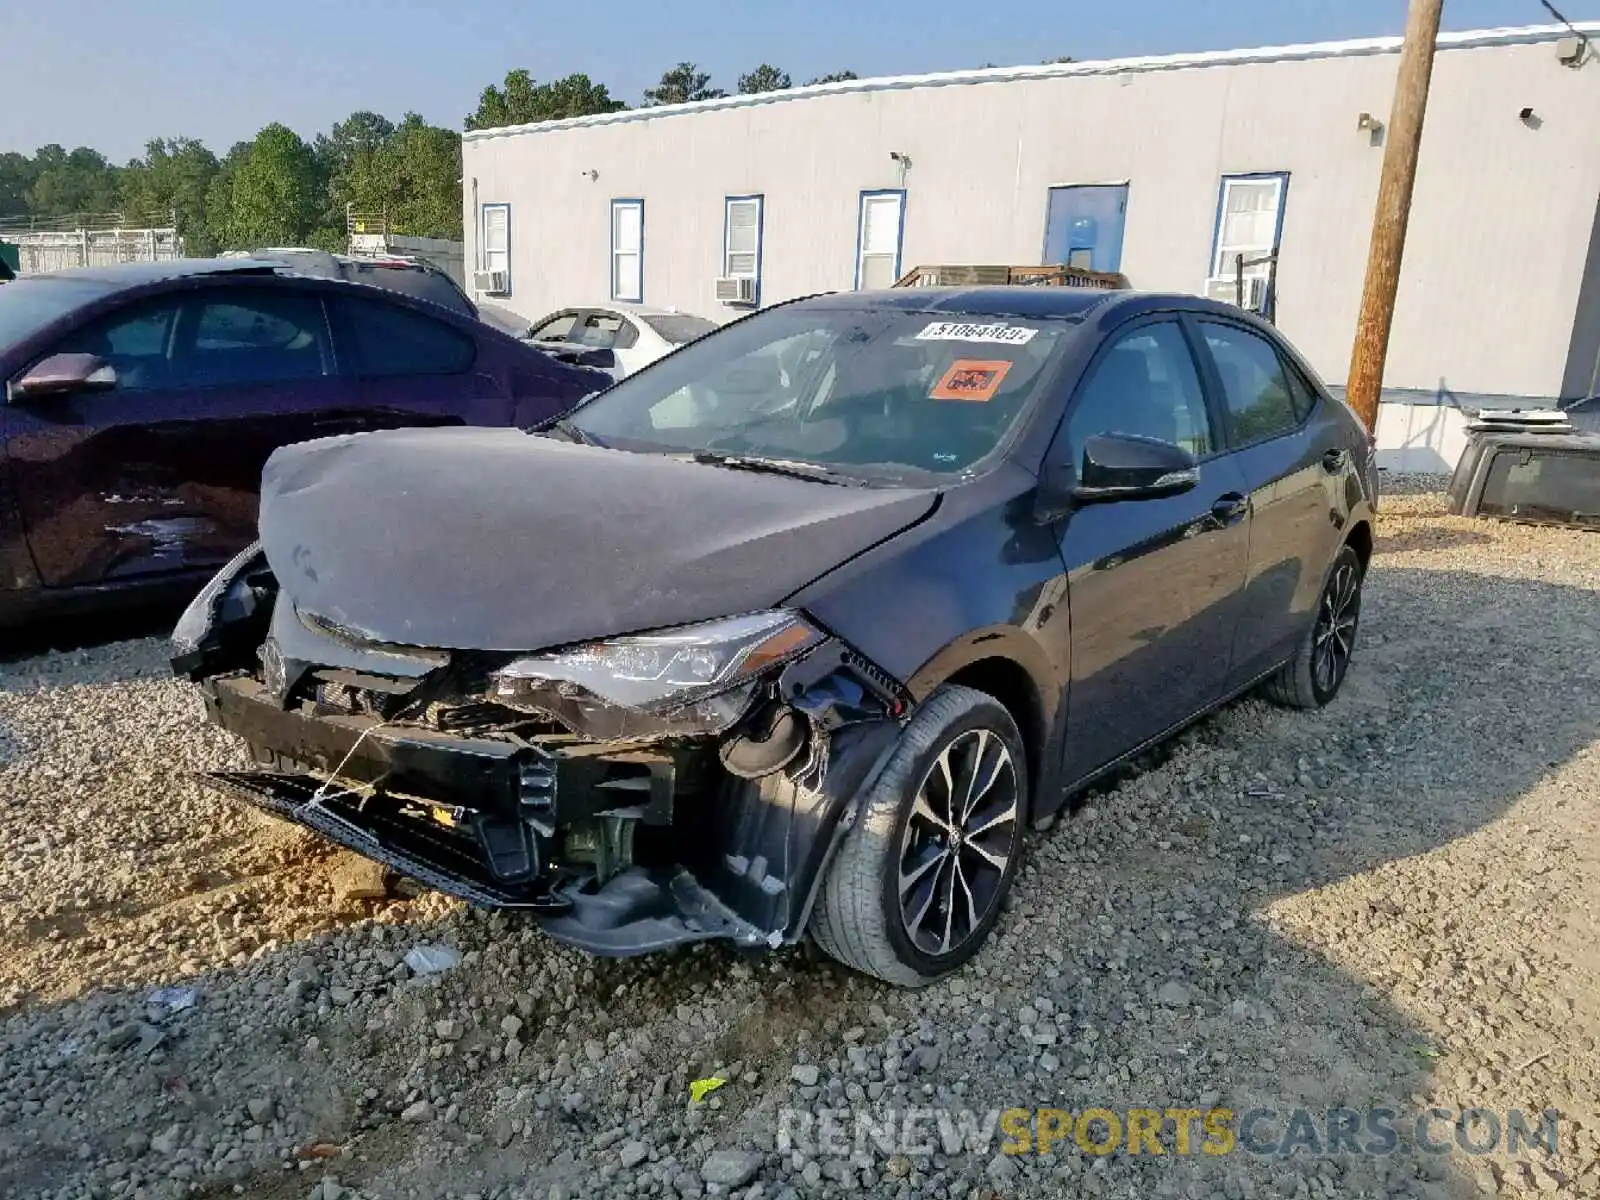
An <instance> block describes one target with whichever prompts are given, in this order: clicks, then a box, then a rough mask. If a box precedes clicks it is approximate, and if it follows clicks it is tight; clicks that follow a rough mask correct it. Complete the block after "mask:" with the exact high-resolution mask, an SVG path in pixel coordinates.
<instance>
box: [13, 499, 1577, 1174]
mask: <svg viewBox="0 0 1600 1200" xmlns="http://www.w3.org/2000/svg"><path fill="white" fill-rule="evenodd" d="M1386 482H1387V484H1388V491H1389V493H1390V495H1391V496H1392V499H1390V500H1389V501H1388V502H1387V503H1386V507H1385V513H1384V515H1383V517H1382V521H1381V529H1380V541H1379V545H1378V553H1377V558H1376V560H1375V564H1374V569H1373V571H1372V573H1371V576H1370V579H1369V585H1368V593H1367V603H1366V608H1365V613H1364V617H1365V620H1364V624H1363V631H1362V637H1363V642H1362V647H1361V651H1360V653H1359V654H1358V657H1357V661H1356V663H1355V666H1354V668H1353V670H1352V674H1351V677H1350V679H1349V681H1348V683H1347V685H1346V688H1345V690H1344V692H1343V694H1342V695H1341V697H1340V698H1339V700H1338V701H1337V702H1335V703H1334V704H1333V705H1332V706H1330V707H1329V708H1328V709H1327V710H1326V711H1324V712H1321V713H1317V714H1302V713H1288V712H1283V711H1279V710H1276V709H1273V708H1270V707H1268V706H1266V705H1264V704H1262V703H1260V702H1259V701H1255V700H1249V701H1245V702H1241V703H1239V704H1236V705H1233V706H1231V707H1230V708H1228V709H1227V710H1226V711H1224V712H1222V713H1221V714H1219V715H1218V716H1216V717H1215V718H1213V719H1211V720H1209V721H1207V722H1205V723H1203V724H1202V725H1200V726H1199V727H1197V728H1196V729H1194V730H1192V731H1191V732H1189V733H1188V734H1186V735H1185V736H1184V737H1183V738H1182V739H1181V741H1180V742H1179V744H1178V745H1176V746H1175V747H1173V748H1172V749H1171V750H1170V752H1168V753H1166V754H1164V755H1162V756H1160V758H1159V760H1158V761H1152V762H1149V763H1146V764H1142V769H1140V770H1139V771H1137V772H1130V773H1128V774H1127V775H1126V776H1125V777H1124V778H1122V779H1120V780H1119V781H1117V782H1116V783H1115V784H1114V785H1112V786H1108V787H1105V788H1102V789H1100V790H1099V791H1098V792H1097V793H1096V794H1094V795H1093V796H1091V797H1090V799H1089V802H1088V803H1087V804H1086V805H1085V806H1084V807H1083V808H1082V809H1081V810H1080V811H1079V812H1078V813H1077V815H1076V816H1075V817H1074V818H1072V819H1071V820H1068V821H1064V822H1062V823H1061V824H1060V825H1058V827H1057V828H1056V829H1055V830H1054V831H1052V832H1051V833H1050V834H1048V835H1044V836H1042V837H1041V838H1040V839H1039V840H1038V841H1037V842H1036V843H1035V849H1034V853H1033V856H1032V859H1031V861H1030V864H1029V865H1028V867H1027V869H1026V871H1025V874H1024V875H1023V877H1022V879H1021V881H1020V885H1019V888H1018V892H1017V895H1016V897H1015V901H1014V904H1013V911H1012V912H1011V913H1010V914H1009V916H1008V918H1007V919H1006V920H1005V921H1004V922H1003V923H1002V926H1001V933H1000V935H999V936H997V937H996V938H995V939H994V942H993V944H992V945H991V946H990V947H989V948H988V949H987V950H986V951H985V952H984V954H983V955H982V956H981V957H980V959H979V961H978V962H977V963H976V964H975V966H973V967H972V968H971V969H969V970H967V971H966V972H964V973H962V974H961V975H959V976H957V977H955V978H953V979H950V980H948V981H946V982H944V983H941V984H939V985H936V986H934V987H932V988H929V989H927V990H925V991H922V992H917V993H907V992H901V991H896V990H893V989H890V988H887V987H884V986H880V985H878V984H876V983H873V982H871V981H868V980H865V979H862V978H858V977H855V976H851V975H849V974H847V973H845V972H843V971H841V970H838V969H836V968H834V967H832V966H831V965H828V964H826V963H825V962H821V961H817V960H815V959H814V958H813V957H811V956H809V955H807V954H805V953H803V952H800V951H793V952H785V953H780V954H776V955H772V956H767V957H755V958H743V957H740V956H737V955H735V954H733V953H730V952H727V951H724V950H721V949H717V948H702V949H699V950H694V951H687V952H683V953H679V954H676V955H671V956H663V957H657V958H654V959H647V960H642V961H639V960H635V961H630V962H609V961H599V960H593V959H589V958H586V957H584V956H583V955H580V954H577V953H575V952H569V951H566V950H563V949H561V948H559V947H556V946H554V945H552V944H551V943H550V942H548V941H547V940H545V939H544V938H543V937H542V936H541V935H539V934H538V933H537V932H536V931H535V930H533V929H531V928H529V927H527V926H525V925H522V924H520V923H518V922H516V921H508V920H506V919H504V918H500V917H485V916H484V915H482V914H474V913H471V912H468V911H466V910H464V909H463V908H462V907H460V906H458V905H456V904H455V903H453V902H449V901H446V900H445V899H443V898H441V897H438V896H435V895H430V894H422V895H410V896H406V895H401V896H392V895H391V896H390V897H388V898H381V899H372V898H364V897H367V896H368V895H369V893H368V892H367V891H366V890H364V889H365V888H366V887H367V885H369V884H370V879H369V878H368V877H367V876H368V873H367V872H365V871H363V870H362V865H361V864H360V862H359V860H354V859H352V858H350V857H349V856H346V855H342V854H338V853H334V852H332V851H330V850H328V849H326V848H324V847H322V846H320V845H319V844H317V843H316V842H314V841H313V840H312V839H310V838H308V837H306V836H303V835H301V834H299V833H297V832H295V831H294V830H292V829H290V828H289V827H287V826H284V825H281V824H276V823H273V822H270V821H268V820H266V819H265V818H260V817H257V816H255V815H253V814H247V813H245V812H243V811H241V810H239V809H237V808H235V807H233V806H231V805H229V804H227V803H225V802H222V801H219V800H217V799H214V798H212V797H211V796H210V795H208V794H206V793H205V792H203V791H201V790H200V789H199V788H198V787H197V786H196V784H195V783H194V782H193V780H192V773H193V771H194V770H195V769H197V768H201V767H206V766H216V765H222V764H227V763H231V762H233V761H235V760H236V758H237V755H238V751H237V749H236V747H235V746H234V745H233V744H232V743H231V742H230V741H229V739H227V738H226V737H225V736H223V735H220V734H218V733H215V732H213V731H211V730H209V729H208V728H207V727H206V726H205V725H204V724H203V723H202V721H201V715H200V705H199V703H198V702H197V700H196V699H195V697H194V696H193V695H192V694H191V693H190V691H189V690H188V689H187V688H185V687H184V686H183V685H181V684H179V683H177V682H175V681H173V680H171V679H168V678H165V677H164V648H163V646H162V644H161V643H160V642H159V641H156V640H141V641H129V642H122V643H118V644H113V645H109V646H104V647H101V648H96V649H90V650H84V651H78V652H73V653H68V654H51V655H46V656H40V657H35V658H31V659H27V660H23V661H18V662H13V663H10V664H7V665H4V666H0V795H4V797H5V799H6V803H5V804H4V805H3V806H0V843H3V844H4V846H5V847H6V848H7V852H6V854H5V855H4V857H3V858H0V945H3V946H4V948H5V950H4V954H3V955H0V1195H6V1196H11V1195H16V1196H35V1195H38V1196H59V1197H85V1196H119V1197H124V1196H125V1197H150V1198H155V1197H179V1196H221V1195H235V1194H243V1195H252V1196H267V1197H297V1198H302V1200H303V1198H308V1197H309V1198H321V1200H335V1198H353V1197H358V1196H371V1197H377V1196H417V1197H439V1196H456V1197H465V1196H469V1195H470V1196H478V1197H483V1198H485V1200H487V1198H488V1197H491V1196H493V1197H527V1198H530V1200H546V1198H547V1197H557V1198H559V1197H579V1196H582V1197H595V1196H656V1197H671V1196H674V1195H679V1196H699V1195H716V1194H720V1195H737V1196H742V1197H747V1198H752V1200H753V1198H758V1197H766V1198H769V1200H771V1198H774V1197H794V1196H804V1197H811V1196H822V1195H844V1194H866V1195H883V1196H894V1197H900V1198H902V1200H909V1198H911V1197H937V1196H959V1197H981V1198H984V1200H993V1198H996V1197H1013V1196H1016V1197H1023V1196H1028V1197H1032V1196H1038V1197H1046V1196H1060V1195H1075V1194H1087V1195H1103V1196H1119V1197H1120V1196H1126V1197H1139V1198H1141V1200H1142V1198H1146V1197H1152V1196H1156V1197H1162V1196H1196V1197H1207V1198H1209V1197H1217V1196H1220V1197H1225V1198H1228V1200H1237V1198H1240V1197H1267V1196H1385V1195H1386V1196H1428V1197H1436V1198H1437V1197H1467V1196H1477V1195H1481V1194H1485V1193H1488V1194H1495V1193H1499V1194H1502V1195H1512V1194H1518V1195H1520V1194H1523V1193H1527V1194H1541V1193H1552V1192H1553V1193H1557V1194H1566V1195H1574V1196H1576V1195H1591V1196H1592V1195H1600V1161H1597V1160H1600V1114H1597V1112H1596V1109H1597V1105H1600V1102H1597V1100H1596V1096H1595V1081H1596V1079H1600V955H1597V947H1600V819H1597V815H1596V805H1595V799H1596V796H1597V794H1600V741H1597V736H1600V731H1597V729H1596V726H1597V724H1600V710H1597V709H1596V706H1595V697H1596V695H1597V694H1600V603H1597V596H1596V593H1597V592H1600V540H1597V539H1596V537H1595V536H1594V535H1592V534H1580V533H1575V532H1565V531H1557V530H1536V529H1529V528H1522V527H1515V526H1498V525H1493V524H1487V523H1480V522H1467V521H1462V520H1457V519H1453V518H1449V517H1445V516H1443V515H1442V502H1441V499H1440V497H1439V496H1438V495H1437V494H1436V493H1435V492H1430V491H1428V490H1427V489H1428V488H1430V487H1437V481H1431V480H1427V479H1422V480H1407V479H1404V478H1401V477H1392V478H1389V479H1388V480H1386ZM425 945H427V946H444V947H449V948H452V949H453V950H454V951H456V952H457V953H458V954H459V956H460V957H459V962H458V963H457V964H456V965H454V966H453V967H451V968H450V969H447V970H445V971H443V972H441V973H436V974H426V975H422V976H416V975H414V974H413V972H412V970H411V969H410V968H409V967H408V966H407V964H406V954H407V951H409V950H412V949H413V948H416V947H418V946H425ZM171 987H179V988H189V989H193V997H194V1003H193V1005H192V1006H190V1007H183V1004H184V1002H185V1001H186V1000H187V999H188V998H189V997H188V996H186V995H184V994H182V993H179V994H178V995H177V996H176V997H174V996H173V995H171V994H168V995H166V996H160V997H158V998H157V999H155V1000H152V997H156V996H157V993H156V989H158V988H171ZM713 1077H714V1078H720V1079H722V1080H725V1083H723V1085H722V1086H721V1087H720V1088H718V1089H717V1090H715V1091H712V1092H711V1093H709V1095H707V1096H705V1097H704V1098H703V1099H701V1100H700V1101H698V1102H696V1101H692V1100H691V1099H690V1096H689V1084H690V1083H691V1081H694V1080H700V1079H706V1078H713ZM1144 1105H1148V1106H1151V1107H1155V1108H1158V1109H1164V1108H1173V1107H1180V1108H1196V1109H1207V1108H1210V1107H1212V1106H1222V1107H1226V1108H1229V1109H1232V1110H1234V1111H1235V1112H1239V1113H1242V1112H1244V1111H1246V1110H1249V1109H1251V1108H1254V1107H1268V1108H1272V1109H1274V1110H1276V1111H1277V1112H1278V1113H1279V1114H1287V1113H1288V1112H1289V1111H1290V1110H1292V1109H1295V1108H1297V1107H1303V1108H1306V1109H1308V1110H1318V1111H1320V1110H1324V1109H1327V1108H1330V1107H1338V1106H1348V1107H1350V1108H1354V1109H1358V1110H1364V1109H1367V1108H1368V1107H1370V1106H1373V1105H1380V1106H1386V1107H1389V1108H1391V1109H1394V1110H1396V1111H1397V1112H1399V1113H1402V1114H1411V1113H1415V1112H1417V1111H1419V1110H1425V1109H1427V1108H1428V1107H1429V1106H1433V1105H1437V1106H1438V1107H1441V1108H1445V1109H1448V1110H1451V1111H1452V1112H1454V1111H1458V1110H1461V1109H1465V1108H1468V1107H1475V1106H1476V1107H1484V1108H1490V1109H1496V1110H1502V1111H1503V1110H1506V1109H1510V1108H1520V1109H1522V1110H1524V1111H1527V1112H1529V1113H1532V1114H1537V1113H1538V1112H1540V1111H1541V1110H1543V1109H1546V1108H1554V1109H1557V1110H1559V1112H1560V1121H1559V1131H1560V1132H1559V1145H1558V1148H1557V1150H1558V1152H1557V1153H1556V1154H1555V1155H1554V1156H1550V1155H1546V1154H1543V1153H1542V1152H1541V1153H1531V1154H1530V1153H1527V1152H1524V1153H1523V1154H1522V1155H1521V1156H1520V1157H1518V1158H1511V1157H1507V1156H1504V1155H1501V1154H1491V1155H1487V1156H1482V1157H1474V1156H1469V1155H1465V1154H1459V1153H1457V1154H1452V1155H1448V1156H1430V1155H1418V1154H1414V1153H1406V1152H1405V1149H1406V1145H1405V1143H1404V1142H1402V1146H1401V1150H1400V1151H1399V1152H1397V1153H1395V1154H1392V1155H1387V1156H1372V1155H1351V1154H1331V1153H1327V1154H1320V1155H1319V1154H1313V1153H1308V1152H1306V1151H1304V1150H1302V1151H1301V1152H1297V1153H1295V1154H1293V1155H1290V1156H1286V1157H1285V1156H1278V1157H1273V1156H1260V1155H1255V1154H1247V1153H1243V1152H1240V1151H1235V1152H1234V1153H1232V1154H1228V1155H1223V1156H1211V1155H1207V1154H1203V1153H1190V1154H1187V1155H1183V1154H1174V1153H1172V1152H1171V1151H1172V1149H1173V1148H1174V1143H1173V1138H1172V1135H1171V1134H1169V1135H1168V1136H1167V1137H1166V1146H1167V1150H1168V1153H1166V1154H1163V1155H1161V1156H1159V1157H1158V1156H1155V1155H1152V1154H1151V1153H1149V1152H1148V1147H1146V1152H1145V1153H1142V1154H1128V1153H1124V1152H1122V1151H1121V1150H1119V1151H1118V1152H1117V1153H1114V1154H1109V1155H1104V1156H1096V1155H1092V1154H1087V1153H1083V1152H1081V1151H1080V1150H1078V1149H1077V1147H1076V1146H1074V1145H1073V1143H1072V1141H1071V1140H1070V1139H1068V1140H1067V1141H1065V1142H1063V1143H1061V1144H1060V1145H1058V1146H1057V1147H1055V1149H1054V1152H1053V1153H1051V1154H1049V1155H1046V1156H1041V1155H1038V1154H1024V1155H1018V1156H1009V1155H1006V1154H1003V1153H1000V1152H999V1149H1000V1146H1001V1144H1002V1141H1003V1138H1004V1135H1003V1134H994V1133H993V1131H992V1129H991V1130H989V1131H988V1132H989V1133H990V1134H991V1135H992V1136H988V1137H986V1136H985V1132H986V1131H985V1128H984V1120H985V1114H987V1113H990V1112H991V1111H992V1110H1001V1109H1010V1108H1022V1109H1039V1108H1059V1109H1063V1110H1068V1111H1070V1112H1075V1113H1076V1112H1082V1111H1083V1110H1084V1109H1086V1108H1091V1107H1099V1108H1105V1109H1109V1110H1112V1111H1115V1112H1125V1110H1126V1109H1128V1108H1130V1107H1138V1106H1144ZM835 1112H846V1113H851V1114H855V1115H860V1114H865V1115H866V1116H867V1117H868V1118H869V1119H870V1121H872V1122H873V1123H874V1124H873V1126H872V1128H874V1129H878V1130H879V1131H880V1134H881V1140H880V1141H874V1140H873V1139H872V1138H871V1137H867V1138H866V1139H865V1140H864V1141H863V1142H862V1143H861V1144H859V1145H857V1144H856V1143H855V1142H852V1140H851V1139H852V1138H854V1136H855V1127H854V1126H853V1125H852V1124H851V1123H850V1121H849V1120H845V1121H843V1122H842V1123H839V1124H838V1125H837V1127H836V1128H835V1126H834V1125H831V1124H830V1123H829V1121H828V1119H827V1118H826V1114H830V1113H835ZM936 1112H942V1113H943V1114H945V1115H944V1117H943V1118H940V1117H938V1116H937V1115H930V1114H933V1113H936ZM918 1113H921V1114H922V1117H921V1118H918V1119H920V1120H922V1122H923V1123H922V1124H920V1125H917V1124H915V1123H914V1122H912V1121H902V1122H901V1124H900V1125H899V1126H896V1128H899V1129H901V1130H902V1131H903V1132H904V1133H905V1136H902V1137H901V1138H900V1139H899V1140H898V1141H895V1140H893V1139H891V1138H889V1135H888V1134H887V1133H882V1131H883V1130H884V1129H886V1128H888V1127H890V1126H892V1125H893V1124H894V1123H895V1122H896V1121H901V1117H902V1116H904V1115H906V1114H912V1115H914V1114H918ZM1533 1121H1534V1122H1536V1121H1537V1117H1536V1116H1535V1117H1534V1118H1533ZM1399 1124H1401V1125H1402V1127H1404V1123H1403V1122H1399ZM830 1128H833V1129H835V1135H836V1136H835V1137H834V1138H833V1139H832V1140H830V1139H829V1138H828V1137H827V1136H824V1135H825V1134H826V1131H827V1130H829V1129H830ZM1440 1128H1441V1129H1443V1130H1444V1133H1443V1137H1444V1138H1445V1139H1446V1141H1448V1140H1449V1137H1450V1131H1449V1128H1448V1125H1444V1126H1441V1127H1440ZM1093 1129H1095V1130H1098V1129H1099V1126H1095V1127H1093ZM841 1130H842V1134H841V1133H840V1131H841ZM869 1133H870V1130H869ZM1195 1140H1196V1142H1197V1143H1198V1141H1199V1133H1198V1131H1197V1132H1196V1138H1195ZM840 1141H842V1142H843V1143H844V1145H843V1147H842V1148H841V1146H840V1145H839V1144H838V1143H839V1142H840ZM852 1149H855V1150H858V1151H859V1152H858V1153H856V1154H855V1155H853V1156H852V1155H851V1154H850V1153H849V1152H850V1151H851V1150H852Z"/></svg>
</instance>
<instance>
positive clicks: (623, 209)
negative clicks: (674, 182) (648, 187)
mask: <svg viewBox="0 0 1600 1200" xmlns="http://www.w3.org/2000/svg"><path fill="white" fill-rule="evenodd" d="M611 298H612V299H613V300H631V301H632V302H633V303H635V304H639V303H641V302H642V301H643V300H644V201H643V200H640V199H638V198H631V199H621V200H613V201H612V202H611Z"/></svg>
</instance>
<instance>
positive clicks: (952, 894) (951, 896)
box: [939, 855, 959, 954]
mask: <svg viewBox="0 0 1600 1200" xmlns="http://www.w3.org/2000/svg"><path fill="white" fill-rule="evenodd" d="M958 873H959V871H958V869H957V867H956V865H955V862H954V855H952V856H951V863H950V881H949V882H948V883H947V884H946V885H945V890H944V939H943V940H942V941H941V942H940V943H939V953H940V954H944V953H947V952H948V951H949V949H950V937H951V934H952V933H953V932H954V923H955V919H956V875H957V874H958Z"/></svg>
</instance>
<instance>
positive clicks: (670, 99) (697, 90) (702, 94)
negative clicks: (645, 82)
mask: <svg viewBox="0 0 1600 1200" xmlns="http://www.w3.org/2000/svg"><path fill="white" fill-rule="evenodd" d="M710 83H711V76H710V75H708V74H706V73H705V72H704V71H702V70H700V68H699V67H697V66H695V64H694V63H692V62H681V63H679V64H678V65H677V66H675V67H673V68H672V70H670V71H667V72H665V73H664V74H663V75H662V76H661V82H660V83H658V84H656V86H655V87H653V88H646V89H645V91H644V102H645V105H646V106H647V107H652V108H653V107H655V106H656V105H660V104H687V103H688V102H689V101H691V100H716V99H719V98H721V97H723V96H726V95H727V94H728V93H727V92H724V91H722V90H721V89H719V88H713V87H710V86H708V85H709V84H710Z"/></svg>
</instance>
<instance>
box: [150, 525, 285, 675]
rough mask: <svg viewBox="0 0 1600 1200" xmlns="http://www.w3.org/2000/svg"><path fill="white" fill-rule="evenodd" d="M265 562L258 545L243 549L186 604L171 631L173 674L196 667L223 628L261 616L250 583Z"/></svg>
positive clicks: (258, 594) (260, 603)
mask: <svg viewBox="0 0 1600 1200" xmlns="http://www.w3.org/2000/svg"><path fill="white" fill-rule="evenodd" d="M265 562H266V560H265V559H264V558H263V556H262V551H261V543H260V542H254V543H252V544H251V545H249V546H246V547H245V548H244V549H243V550H241V551H239V553H238V554H236V555H234V556H233V558H232V559H230V560H229V561H228V564H227V565H226V566H224V567H223V568H222V569H221V570H220V571H218V572H217V573H216V574H215V575H213V576H212V577H211V579H210V581H209V582H208V583H207V584H206V585H205V587H203V588H201V589H200V592H199V594H198V595H197V596H195V598H194V599H193V600H191V601H190V602H189V606H188V607H187V608H185V609H184V610H183V615H182V616H180V617H179V618H178V623H177V625H176V626H174V627H173V630H172V665H173V669H174V670H175V671H177V672H178V673H179V674H186V673H188V670H189V669H190V668H192V667H195V666H197V665H198V664H199V662H200V660H201V658H202V657H203V656H204V653H205V651H206V649H207V647H208V645H210V644H211V643H212V642H213V641H214V640H215V635H216V634H217V632H218V631H219V630H220V629H222V628H223V627H224V626H228V625H231V624H234V623H235V622H240V621H245V620H247V619H248V618H250V617H253V616H256V615H258V614H261V613H264V611H265V609H264V606H263V596H262V593H261V592H260V590H259V589H258V588H257V587H256V586H255V584H254V583H253V582H252V575H253V574H255V573H257V572H256V571H255V569H256V568H258V567H264V566H265Z"/></svg>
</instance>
